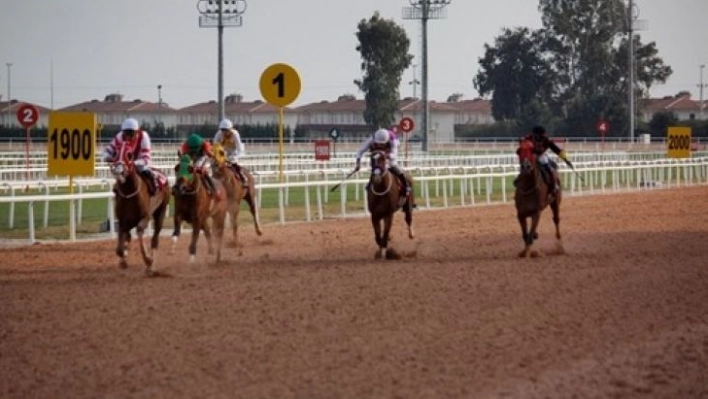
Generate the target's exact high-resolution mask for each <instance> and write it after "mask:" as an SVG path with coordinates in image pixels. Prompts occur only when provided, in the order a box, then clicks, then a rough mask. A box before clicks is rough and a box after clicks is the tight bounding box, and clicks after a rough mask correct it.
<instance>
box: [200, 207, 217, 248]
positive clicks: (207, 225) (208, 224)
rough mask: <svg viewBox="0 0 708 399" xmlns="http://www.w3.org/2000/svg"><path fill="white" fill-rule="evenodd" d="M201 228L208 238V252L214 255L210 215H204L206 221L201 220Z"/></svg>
mask: <svg viewBox="0 0 708 399" xmlns="http://www.w3.org/2000/svg"><path fill="white" fill-rule="evenodd" d="M201 229H202V230H203V231H204V237H205V238H206V240H207V253H208V254H209V255H212V254H213V253H214V245H213V244H212V236H211V222H210V220H209V216H205V217H204V221H202V222H201Z"/></svg>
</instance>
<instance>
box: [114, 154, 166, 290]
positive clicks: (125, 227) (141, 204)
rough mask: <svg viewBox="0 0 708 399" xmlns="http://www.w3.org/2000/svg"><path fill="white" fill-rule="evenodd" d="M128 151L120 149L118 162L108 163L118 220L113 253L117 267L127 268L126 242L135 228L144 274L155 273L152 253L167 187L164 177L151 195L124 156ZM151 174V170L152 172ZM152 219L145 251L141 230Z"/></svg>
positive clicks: (144, 182) (156, 242)
mask: <svg viewBox="0 0 708 399" xmlns="http://www.w3.org/2000/svg"><path fill="white" fill-rule="evenodd" d="M126 153H129V152H128V151H122V153H121V156H120V157H119V159H118V161H116V162H115V163H113V164H112V165H111V173H113V176H114V177H115V179H116V182H115V184H114V186H113V192H114V193H115V195H116V196H115V214H116V219H117V221H118V245H117V247H116V254H118V256H119V257H120V267H121V268H122V269H125V268H127V267H128V262H127V259H126V255H127V252H128V243H129V242H130V230H132V229H133V228H135V229H136V231H137V235H138V241H139V242H140V253H141V255H142V258H143V262H144V263H145V274H147V275H148V276H155V275H157V274H158V273H157V272H156V271H155V270H154V269H153V266H154V262H155V255H156V252H157V248H158V246H159V244H160V231H161V230H162V224H163V222H164V220H165V214H166V212H167V205H168V204H169V202H170V190H169V187H168V184H167V182H166V179H164V183H163V184H158V187H157V192H156V193H155V195H152V196H151V195H150V193H149V192H148V183H147V182H146V181H145V180H144V178H143V177H142V176H140V175H139V174H138V173H137V171H136V168H135V164H134V163H133V161H132V160H131V159H129V157H128V156H125V154H126ZM153 173H155V172H153ZM151 218H152V221H153V233H152V241H151V242H150V251H149V253H148V251H146V249H145V244H144V243H143V234H144V232H145V229H146V228H147V227H148V224H149V223H150V219H151Z"/></svg>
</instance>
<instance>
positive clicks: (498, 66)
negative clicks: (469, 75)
mask: <svg viewBox="0 0 708 399" xmlns="http://www.w3.org/2000/svg"><path fill="white" fill-rule="evenodd" d="M541 43H542V37H541V35H540V33H539V32H535V33H532V32H531V31H530V30H529V29H528V28H516V29H514V30H512V29H504V30H503V33H502V35H501V36H499V37H497V38H496V41H495V47H491V46H489V45H486V44H485V46H484V47H485V54H484V57H483V58H480V59H479V64H480V69H481V70H480V72H478V73H477V75H476V76H475V78H474V82H473V83H474V86H475V88H476V89H477V91H478V92H479V94H480V95H482V96H484V95H486V94H489V93H493V96H492V115H493V116H494V119H496V120H498V121H505V120H518V119H519V118H520V117H521V116H522V115H524V114H529V113H530V114H536V113H543V112H544V108H545V104H544V100H543V96H542V93H544V92H546V91H548V90H549V89H550V86H549V85H550V82H549V80H548V78H549V72H550V65H549V64H548V62H547V61H546V60H545V59H544V58H543V53H542V48H541ZM527 107H529V108H530V107H532V108H533V110H531V109H527Z"/></svg>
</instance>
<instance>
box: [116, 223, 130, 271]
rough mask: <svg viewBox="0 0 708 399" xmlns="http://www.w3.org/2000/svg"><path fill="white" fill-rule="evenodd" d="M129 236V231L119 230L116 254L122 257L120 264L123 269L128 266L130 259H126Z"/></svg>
mask: <svg viewBox="0 0 708 399" xmlns="http://www.w3.org/2000/svg"><path fill="white" fill-rule="evenodd" d="M127 236H128V232H126V231H123V230H119V231H118V244H117V245H116V255H118V257H119V258H120V262H119V264H118V266H119V267H120V268H121V269H126V268H127V267H128V261H127V260H126V255H127V254H126V252H127V251H126V249H125V245H126V244H125V242H126V238H127Z"/></svg>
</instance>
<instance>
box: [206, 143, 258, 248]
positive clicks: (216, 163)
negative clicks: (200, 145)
mask: <svg viewBox="0 0 708 399" xmlns="http://www.w3.org/2000/svg"><path fill="white" fill-rule="evenodd" d="M212 152H213V153H214V160H213V162H212V170H213V171H214V178H215V179H217V180H219V181H221V183H222V184H223V185H224V188H225V189H226V198H227V200H228V212H229V216H230V222H231V230H232V231H233V237H232V241H231V246H232V247H234V248H236V247H237V246H238V214H239V211H240V208H241V201H242V200H245V201H246V203H248V207H249V209H250V211H251V215H252V216H253V225H254V227H255V228H256V234H258V235H262V234H263V232H262V231H261V225H260V222H259V220H258V208H257V202H256V181H255V179H254V178H253V176H252V175H251V172H250V171H249V170H248V169H246V168H245V167H243V166H241V173H242V174H243V176H244V178H245V179H246V180H247V181H248V189H246V188H244V186H243V182H241V180H240V178H239V177H238V174H237V173H235V171H234V170H233V169H232V168H233V166H232V165H231V164H229V163H228V162H226V154H225V152H224V149H223V147H222V146H221V145H220V144H219V143H215V144H214V146H213V148H212Z"/></svg>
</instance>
